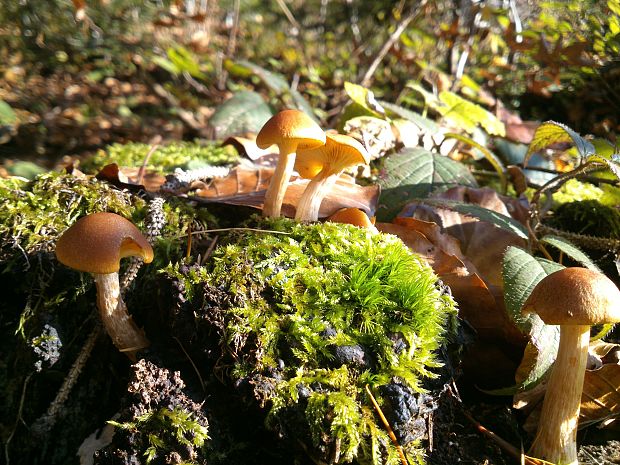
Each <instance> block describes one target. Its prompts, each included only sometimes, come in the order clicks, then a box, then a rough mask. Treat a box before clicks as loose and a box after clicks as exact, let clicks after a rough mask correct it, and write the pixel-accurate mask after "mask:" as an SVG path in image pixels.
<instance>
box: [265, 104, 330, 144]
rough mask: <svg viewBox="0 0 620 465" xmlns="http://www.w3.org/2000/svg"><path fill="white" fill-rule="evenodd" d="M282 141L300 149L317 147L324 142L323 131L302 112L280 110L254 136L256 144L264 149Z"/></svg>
mask: <svg viewBox="0 0 620 465" xmlns="http://www.w3.org/2000/svg"><path fill="white" fill-rule="evenodd" d="M282 143H289V144H290V143H292V144H293V145H295V146H297V147H299V148H300V149H302V148H311V147H318V146H320V145H323V144H325V132H323V130H322V129H321V127H320V126H319V125H318V124H316V123H315V122H314V120H313V119H312V118H310V117H309V116H308V115H306V114H305V113H304V112H302V111H299V110H282V111H281V112H279V113H278V114H276V115H274V116H272V117H271V119H269V121H267V122H266V123H265V125H264V126H263V127H262V128H261V130H260V132H259V133H258V135H257V136H256V145H258V147H259V148H261V149H266V148H267V147H269V146H270V145H274V144H276V145H280V144H282Z"/></svg>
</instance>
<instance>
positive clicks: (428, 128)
mask: <svg viewBox="0 0 620 465" xmlns="http://www.w3.org/2000/svg"><path fill="white" fill-rule="evenodd" d="M379 104H380V105H381V106H382V107H383V108H385V109H386V110H387V112H388V114H391V115H392V116H393V115H396V116H398V117H399V118H403V119H406V120H408V121H411V122H412V123H415V124H416V125H417V126H418V127H419V128H420V129H421V130H422V131H424V132H426V133H431V134H435V133H436V132H438V131H439V125H438V124H437V123H435V121H433V120H432V119H428V118H425V117H424V116H422V115H421V114H419V113H416V112H415V111H411V110H408V109H407V108H403V107H401V106H400V105H395V104H393V103H390V102H386V101H384V100H379Z"/></svg>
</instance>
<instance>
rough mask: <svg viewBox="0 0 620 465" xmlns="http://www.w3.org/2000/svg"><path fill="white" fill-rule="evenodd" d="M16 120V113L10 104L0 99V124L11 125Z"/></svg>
mask: <svg viewBox="0 0 620 465" xmlns="http://www.w3.org/2000/svg"><path fill="white" fill-rule="evenodd" d="M16 122H17V115H16V114H15V112H14V111H13V109H12V108H11V106H10V105H9V104H8V103H6V102H5V101H4V100H0V126H11V125H13V124H15V123H16Z"/></svg>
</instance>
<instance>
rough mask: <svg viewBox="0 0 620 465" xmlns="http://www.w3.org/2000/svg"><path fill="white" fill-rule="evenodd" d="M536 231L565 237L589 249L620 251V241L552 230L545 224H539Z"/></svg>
mask: <svg viewBox="0 0 620 465" xmlns="http://www.w3.org/2000/svg"><path fill="white" fill-rule="evenodd" d="M536 231H537V232H539V233H541V234H542V235H545V234H553V235H555V236H560V237H565V238H566V239H568V240H569V241H571V242H573V243H574V244H575V245H578V246H582V247H587V248H589V249H596V250H604V251H613V252H618V251H620V240H618V239H610V238H606V237H597V236H589V235H587V234H578V233H573V232H568V231H563V230H561V229H556V228H552V227H551V226H547V225H544V224H538V226H537V227H536Z"/></svg>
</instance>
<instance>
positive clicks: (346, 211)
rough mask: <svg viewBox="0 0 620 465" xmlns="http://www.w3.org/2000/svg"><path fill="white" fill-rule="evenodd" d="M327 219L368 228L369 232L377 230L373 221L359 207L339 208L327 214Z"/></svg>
mask: <svg viewBox="0 0 620 465" xmlns="http://www.w3.org/2000/svg"><path fill="white" fill-rule="evenodd" d="M327 221H331V222H333V223H344V224H352V225H353V226H358V227H360V228H366V229H369V230H370V231H371V232H378V230H377V228H376V227H375V225H374V223H373V222H372V221H371V220H370V218H368V215H367V214H366V213H364V212H363V211H362V210H360V209H359V208H341V209H340V210H338V211H337V212H336V213H334V214H333V215H331V216H329V217H328V218H327Z"/></svg>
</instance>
